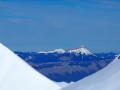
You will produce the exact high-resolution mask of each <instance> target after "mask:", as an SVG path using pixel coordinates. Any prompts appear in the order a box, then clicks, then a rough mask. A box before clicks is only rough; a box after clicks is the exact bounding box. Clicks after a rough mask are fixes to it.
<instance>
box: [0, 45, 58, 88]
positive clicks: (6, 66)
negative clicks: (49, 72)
mask: <svg viewBox="0 0 120 90" xmlns="http://www.w3.org/2000/svg"><path fill="white" fill-rule="evenodd" d="M58 89H60V87H59V86H58V85H57V84H56V83H54V82H52V81H51V80H49V79H48V78H46V77H45V76H43V75H42V74H40V73H38V72H37V71H35V70H34V69H33V68H32V67H30V66H29V65H28V64H26V63H25V62H24V61H23V60H22V59H20V58H19V57H18V56H16V55H15V54H14V53H13V52H12V51H10V50H9V49H8V48H6V47H5V46H3V45H2V44H0V90H58Z"/></svg>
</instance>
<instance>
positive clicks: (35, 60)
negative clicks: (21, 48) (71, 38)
mask: <svg viewBox="0 0 120 90" xmlns="http://www.w3.org/2000/svg"><path fill="white" fill-rule="evenodd" d="M15 53H16V54H17V55H18V56H20V57H21V58H22V59H24V60H25V61H26V62H27V63H29V64H30V65H31V66H32V67H33V68H35V69H36V70H37V71H38V72H41V73H42V74H44V75H45V76H47V77H48V78H50V79H52V80H54V81H57V82H61V81H65V82H71V81H78V80H80V79H82V78H84V77H86V76H88V75H90V74H92V73H95V72H96V71H98V70H100V69H102V68H104V67H105V66H106V65H108V64H109V63H110V62H111V61H112V60H113V59H114V58H115V55H116V53H97V54H81V53H79V54H76V53H70V52H64V53H58V52H52V53H45V52H43V53H38V52H15Z"/></svg>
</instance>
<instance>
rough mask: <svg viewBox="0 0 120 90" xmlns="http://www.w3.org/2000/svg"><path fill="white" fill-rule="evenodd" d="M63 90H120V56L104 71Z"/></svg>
mask: <svg viewBox="0 0 120 90" xmlns="http://www.w3.org/2000/svg"><path fill="white" fill-rule="evenodd" d="M61 90H120V55H118V56H117V57H116V59H115V60H114V61H113V62H112V63H110V64H109V65H108V66H107V67H105V68H104V69H102V70H100V71H98V72H96V73H95V74H93V75H91V76H88V77H86V78H84V79H82V80H80V81H78V82H76V83H73V84H71V85H69V86H67V87H65V88H62V89H61Z"/></svg>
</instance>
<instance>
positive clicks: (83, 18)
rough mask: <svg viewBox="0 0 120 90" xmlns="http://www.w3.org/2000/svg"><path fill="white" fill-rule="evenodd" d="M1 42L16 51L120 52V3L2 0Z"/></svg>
mask: <svg viewBox="0 0 120 90" xmlns="http://www.w3.org/2000/svg"><path fill="white" fill-rule="evenodd" d="M0 42H2V43H4V44H5V45H6V46H8V47H9V48H11V49H12V50H15V51H41V50H42V51H43V50H52V49H56V48H63V49H70V48H78V47H80V45H85V46H86V47H88V48H90V49H91V50H93V51H95V52H104V51H105V52H108V51H117V52H120V0H0Z"/></svg>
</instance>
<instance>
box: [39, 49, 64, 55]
mask: <svg viewBox="0 0 120 90" xmlns="http://www.w3.org/2000/svg"><path fill="white" fill-rule="evenodd" d="M65 52H66V51H65V50H64V49H55V50H53V51H40V52H38V53H45V54H47V53H58V54H63V53H65Z"/></svg>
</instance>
